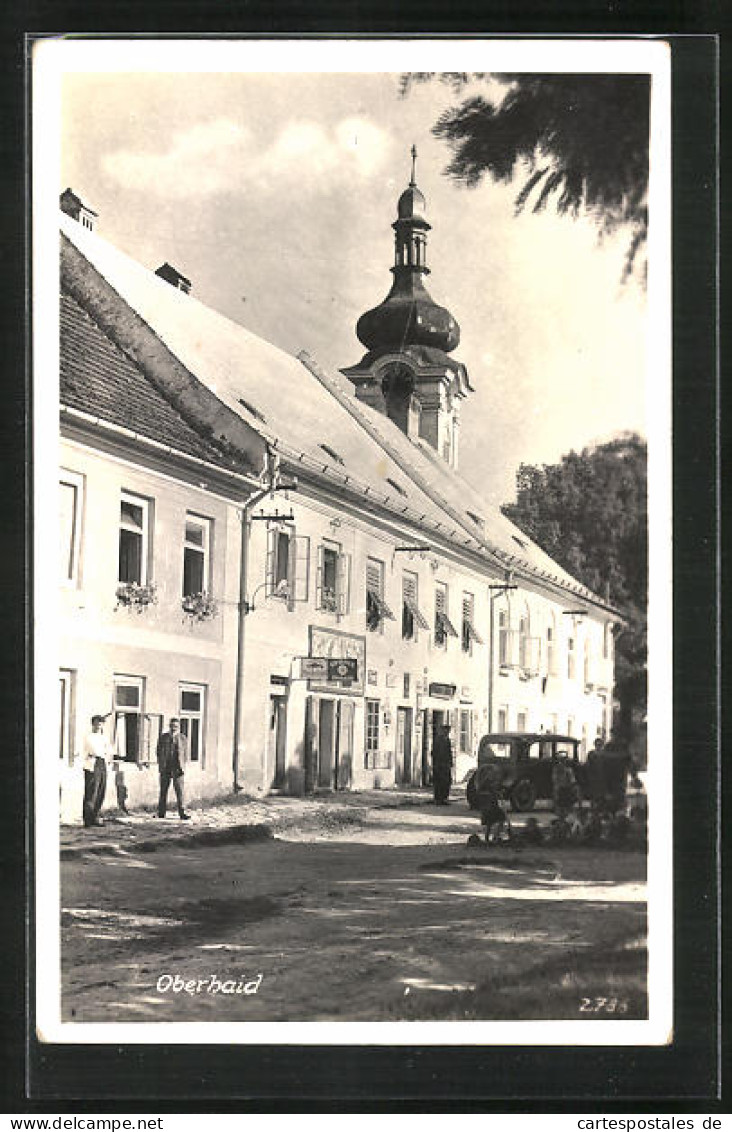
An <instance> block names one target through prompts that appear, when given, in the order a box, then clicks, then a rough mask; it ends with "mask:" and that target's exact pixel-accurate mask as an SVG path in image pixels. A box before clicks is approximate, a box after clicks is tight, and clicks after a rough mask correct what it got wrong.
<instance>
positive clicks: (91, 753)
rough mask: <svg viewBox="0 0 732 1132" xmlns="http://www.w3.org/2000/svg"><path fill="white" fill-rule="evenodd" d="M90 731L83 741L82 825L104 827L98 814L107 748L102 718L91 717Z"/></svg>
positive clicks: (105, 778) (99, 716) (104, 781)
mask: <svg viewBox="0 0 732 1132" xmlns="http://www.w3.org/2000/svg"><path fill="white" fill-rule="evenodd" d="M91 725H92V729H91V731H90V732H89V733H88V734H87V736H86V738H85V739H84V825H85V826H87V827H88V826H93V825H104V822H103V821H102V820H101V818H100V817H99V812H100V810H101V808H102V803H103V802H104V793H105V790H106V788H107V758H108V755H109V747H108V746H107V740H106V739H105V737H104V716H103V715H93V716H92V721H91Z"/></svg>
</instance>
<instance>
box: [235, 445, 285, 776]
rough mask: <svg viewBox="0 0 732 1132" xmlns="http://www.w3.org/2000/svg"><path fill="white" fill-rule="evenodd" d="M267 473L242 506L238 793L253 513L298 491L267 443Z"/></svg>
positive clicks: (238, 643) (237, 689)
mask: <svg viewBox="0 0 732 1132" xmlns="http://www.w3.org/2000/svg"><path fill="white" fill-rule="evenodd" d="M265 476H266V477H267V481H268V482H267V485H266V486H265V487H262V488H260V489H259V491H255V492H254V494H253V495H250V496H249V498H248V499H247V500H246V501H245V502H244V503H243V505H242V510H241V554H240V561H239V603H238V609H239V625H238V638H237V648H236V688H235V690H234V750H233V756H232V770H233V775H234V784H233V790H234V793H235V794H238V793H239V792H240V791H241V790H242V789H243V787H242V785H241V784H240V782H239V754H240V751H241V748H242V746H243V745H244V710H243V706H244V647H245V637H246V633H245V629H246V618H247V614H248V613H250V612H251V607H250V604H249V601H248V598H247V592H248V589H249V539H250V536H251V532H252V519H251V513H252V511H253V509H254V508H255V507H256V506H257V504H258V503H261V502H262V500H263V499H265V498H266V497H267V496H268V495H274V493H275V492H276V491H295V490H296V489H297V480H296V479H291V480H288V481H286V482H283V481H282V480H281V478H280V472H279V456H277V454H276V453H275V452H273V450H272V449H271V448H270V446H269V445H267V465H266V471H265Z"/></svg>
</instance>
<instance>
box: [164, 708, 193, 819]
mask: <svg viewBox="0 0 732 1132" xmlns="http://www.w3.org/2000/svg"><path fill="white" fill-rule="evenodd" d="M157 755H158V770H159V772H160V798H159V800H158V817H159V818H164V817H165V813H166V810H167V808H168V790H169V789H170V783H171V781H172V783H173V789H174V790H175V798H176V801H177V803H178V816H179V817H180V819H181V821H188V820H189V818H190V814H187V813H186V811H185V807H184V805H183V763H184V762H185V758H186V739H185V735H181V733H180V721H179V720H177V719H171V720H170V723H169V725H168V730H167V731H165V732H163V734H162V735H161V736H160V738H159V739H158V750H157Z"/></svg>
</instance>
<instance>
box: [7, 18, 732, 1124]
mask: <svg viewBox="0 0 732 1132" xmlns="http://www.w3.org/2000/svg"><path fill="white" fill-rule="evenodd" d="M390 7H391V6H390ZM437 7H438V6H437V5H436V4H434V3H433V4H429V3H427V4H424V5H422V10H421V11H420V12H419V13H417V14H415V15H412V14H405V13H402V12H399V14H398V15H397V14H396V13H395V10H394V9H392V14H389V12H388V11H387V10H386V8H384V9H383V11H382V12H381V13H379V12H378V11H377V12H375V13H373V14H372V13H367V12H366V11H364V10H363V9H359V8H358V6H357V5H355V4H353V5H351V6H346V7H342V6H339V8H338V12H337V14H334V16H331V15H330V14H328V13H326V12H325V10H324V9H321V10H319V11H317V12H313V11H308V9H306V7H305V6H304V5H301V4H299V3H297V2H295V0H289V3H288V4H287V5H284V6H283V5H280V6H278V7H277V9H276V11H273V10H272V9H270V8H267V9H262V11H263V14H262V15H261V16H260V15H259V12H258V10H257V6H256V4H250V3H246V4H237V3H228V4H225V5H224V4H220V3H209V4H207V5H205V6H204V5H201V4H199V3H195V4H190V3H188V4H184V3H178V4H173V3H168V4H159V5H158V6H157V9H156V8H154V7H150V5H148V4H143V3H142V2H141V0H134V2H128V3H126V4H125V5H124V8H120V9H118V10H111V9H109V10H104V9H102V8H101V6H100V9H99V10H96V11H95V12H94V16H93V18H92V17H91V13H90V12H89V11H87V10H86V6H85V5H79V4H64V5H54V4H53V3H52V2H50V0H46V2H45V3H36V4H30V5H28V6H27V7H25V8H24V9H23V10H22V12H19V11H13V10H12V9H11V10H10V13H9V14H8V12H7V11H6V16H5V17H4V19H5V23H6V28H5V30H6V36H7V37H6V39H5V41H4V42H5V47H6V67H5V69H4V72H3V73H4V77H5V80H6V81H5V86H4V88H3V103H2V108H3V109H6V111H8V110H9V113H7V114H6V115H5V118H6V121H8V122H10V123H11V127H10V128H9V129H7V130H5V131H4V132H3V134H2V135H0V137H2V141H1V142H0V145H2V153H3V158H4V167H5V169H6V173H9V179H8V180H7V182H6V183H7V184H8V185H9V193H7V194H6V208H5V210H4V212H3V220H4V221H5V236H6V240H5V243H4V248H5V251H6V257H5V262H6V267H7V269H8V270H7V273H6V282H8V280H10V282H11V284H12V283H13V282H19V284H20V286H16V288H15V289H14V290H11V295H10V299H9V301H8V300H7V299H6V303H5V306H4V309H3V312H2V315H3V323H4V328H14V329H15V332H16V333H15V335H14V336H10V339H9V341H8V348H7V350H6V354H5V357H6V364H7V366H8V367H9V369H10V372H11V376H10V378H9V381H8V386H7V390H6V398H5V402H4V413H3V425H4V426H5V434H6V435H4V437H3V439H4V440H5V439H7V441H8V443H7V444H6V446H5V447H4V449H3V451H4V455H5V460H4V463H5V465H6V470H7V467H8V464H9V466H10V482H9V486H10V491H9V493H8V495H7V497H6V498H5V499H4V510H5V514H4V515H3V517H4V518H5V519H6V527H5V529H6V530H12V529H15V530H16V531H17V530H22V529H25V530H26V532H27V533H29V532H30V523H29V522H28V521H27V520H28V519H29V518H30V516H29V515H27V514H25V515H24V513H23V500H24V498H25V500H26V501H27V500H28V499H29V496H28V495H26V494H25V488H26V486H27V484H26V473H25V468H24V463H23V457H24V456H26V455H27V454H28V453H29V448H28V436H27V431H26V430H27V422H28V416H27V410H28V408H29V404H28V400H29V396H30V392H29V389H30V387H29V385H27V384H24V382H23V381H22V380H18V377H19V375H20V374H22V373H24V366H23V363H22V358H23V354H24V352H25V342H24V340H23V338H22V337H21V338H20V339H19V340H18V333H17V332H18V328H19V327H20V326H22V323H23V313H24V311H23V306H24V304H23V301H22V299H21V298H20V296H22V295H23V294H24V283H23V280H24V261H25V249H24V247H23V242H22V239H21V238H20V233H21V232H22V231H23V223H24V221H23V218H24V217H25V203H26V197H27V188H26V182H25V176H26V169H25V162H24V159H23V157H22V154H23V144H22V142H23V139H22V134H23V117H24V105H25V96H24V92H23V90H22V82H23V58H24V52H25V48H24V45H23V42H22V32H24V31H31V30H34V31H36V32H38V33H48V32H49V30H50V31H53V29H54V28H62V29H64V30H65V29H68V28H81V29H83V31H84V32H91V31H94V32H102V31H104V32H110V31H119V32H120V33H129V32H130V31H132V30H133V29H134V30H135V31H136V32H140V33H145V34H162V35H164V34H166V33H165V32H161V30H160V28H161V25H163V26H165V25H166V24H169V23H170V22H171V17H172V22H173V23H174V24H175V23H177V24H178V25H179V26H180V27H182V28H185V33H188V34H201V33H210V31H211V28H212V26H215V28H216V31H217V32H218V33H239V34H241V33H242V31H243V30H244V31H246V30H247V29H248V30H249V31H252V30H254V33H255V34H261V35H262V36H265V37H270V36H271V35H272V34H273V33H276V32H280V33H281V34H286V35H288V36H291V35H293V34H294V35H297V34H302V33H308V34H310V35H314V36H317V35H322V34H338V33H345V34H350V35H353V34H356V33H358V32H360V33H374V32H376V31H377V30H378V33H380V34H382V35H393V34H401V35H404V34H410V33H412V34H419V35H420V36H427V35H432V34H435V33H438V34H439V33H443V34H444V33H449V34H451V35H460V34H474V33H475V32H476V25H477V26H478V27H480V31H481V32H482V33H483V34H486V33H488V32H492V33H495V32H501V31H506V29H507V28H509V27H510V31H511V32H512V33H523V34H532V33H534V34H540V33H542V32H547V31H548V32H551V33H555V34H559V35H562V36H567V35H569V34H574V33H577V34H581V35H583V36H584V35H588V34H593V33H595V34H600V35H603V37H604V36H607V35H608V34H609V32H610V31H611V32H612V34H613V35H617V34H622V33H630V32H635V33H638V34H650V33H653V32H656V33H657V34H659V33H660V34H662V35H663V36H664V38H670V39H671V40H672V43H673V104H674V121H673V146H674V156H673V171H674V318H675V331H674V505H675V532H674V566H675V600H674V619H675V626H674V627H675V650H674V674H675V684H676V688H677V695H676V702H675V705H674V727H675V749H676V759H675V768H676V769H675V774H674V785H675V792H676V793H675V797H676V800H677V817H678V819H679V820H677V822H676V841H675V854H674V867H675V885H674V887H675V923H676V927H675V932H676V937H675V938H676V946H677V952H676V974H675V1001H676V1027H675V1038H674V1042H673V1044H672V1045H671V1046H670V1047H667V1048H633V1047H630V1048H617V1047H611V1048H564V1049H552V1048H542V1047H536V1048H532V1047H521V1048H516V1047H481V1048H475V1047H469V1048H458V1049H455V1048H452V1047H450V1048H436V1047H426V1048H425V1047H423V1048H416V1047H405V1048H402V1047H351V1046H348V1047H315V1046H313V1047H288V1046H277V1047H228V1046H207V1047H196V1046H169V1047H159V1046H128V1047H123V1046H114V1047H110V1046H89V1047H84V1046H53V1045H41V1044H39V1043H37V1042H36V1040H35V1038H34V1037H33V1035H32V1034H25V1033H24V1032H25V1029H26V1027H25V1022H26V1003H25V1002H24V1001H23V999H24V998H25V996H24V995H20V994H19V993H18V992H19V991H20V990H21V988H23V986H24V982H25V940H24V938H23V937H24V924H25V911H26V894H25V891H24V884H23V865H22V864H21V862H22V861H23V860H24V858H25V853H24V852H23V849H24V847H25V838H26V829H25V825H24V822H23V812H24V809H25V803H26V798H25V784H24V781H23V769H22V765H21V761H20V760H18V759H17V756H15V758H14V761H13V764H12V771H11V772H10V774H9V776H8V778H7V779H6V781H5V782H4V786H3V792H4V798H3V801H4V804H5V806H6V808H7V810H6V813H5V820H4V821H3V822H2V823H1V824H0V850H2V851H4V852H3V856H4V859H5V860H6V861H11V860H12V861H14V862H15V863H16V865H17V866H18V867H17V868H16V869H15V870H14V871H13V873H12V874H11V876H10V883H9V884H8V883H7V881H6V883H4V884H3V892H2V899H3V906H4V907H5V908H6V909H7V908H9V909H10V915H9V916H7V915H6V917H4V919H5V933H4V936H5V942H6V957H5V959H4V963H5V969H4V971H3V976H2V979H1V980H0V986H1V987H2V991H3V992H7V991H10V992H11V994H12V1007H11V1010H10V1011H9V1012H8V1011H6V1012H5V1013H4V1015H3V1017H4V1019H5V1028H6V1029H7V1027H8V1023H9V1024H10V1031H9V1033H8V1035H7V1039H6V1042H5V1043H4V1050H5V1051H6V1055H5V1060H4V1066H3V1071H2V1078H1V1079H2V1080H3V1085H4V1093H5V1098H4V1099H5V1111H16V1112H33V1111H38V1112H46V1111H48V1110H49V1109H52V1110H53V1111H56V1112H73V1111H77V1112H78V1111H80V1109H81V1110H82V1111H85V1112H89V1111H95V1112H99V1113H103V1112H109V1111H113V1112H116V1111H120V1110H124V1111H135V1110H136V1109H137V1110H139V1111H146V1110H147V1111H150V1110H153V1111H155V1112H161V1113H165V1112H166V1111H167V1112H175V1111H180V1110H181V1107H184V1108H185V1110H186V1111H187V1112H194V1111H204V1112H212V1111H218V1112H225V1111H233V1112H238V1111H241V1108H242V1103H241V1102H245V1103H246V1109H247V1111H248V1112H277V1111H279V1112H294V1111H315V1112H339V1111H345V1112H350V1111H354V1109H356V1110H358V1111H364V1112H370V1111H374V1112H376V1111H390V1112H396V1111H404V1112H414V1113H417V1112H420V1111H430V1112H440V1111H454V1110H455V1108H456V1107H458V1108H459V1109H460V1111H463V1112H470V1111H478V1112H483V1111H495V1112H500V1111H506V1112H509V1111H517V1112H526V1111H530V1110H531V1109H538V1111H542V1112H552V1111H561V1112H568V1111H576V1112H580V1111H585V1112H593V1111H600V1112H603V1113H612V1112H613V1111H619V1110H620V1111H622V1110H625V1111H627V1110H628V1109H630V1110H631V1111H633V1112H644V1111H651V1110H652V1111H654V1112H659V1111H661V1112H662V1111H673V1112H675V1113H677V1114H678V1113H680V1112H690V1111H704V1112H723V1111H724V1109H723V1108H722V1107H720V1106H721V1105H722V1104H723V1100H722V1099H721V1096H720V1088H721V1082H720V1078H719V1072H720V1062H719V1048H718V1041H719V1036H720V1034H719V1029H718V1025H719V1017H718V1013H717V986H718V982H717V979H718V972H717V969H716V955H717V929H718V908H717V893H718V877H717V842H716V838H717V823H716V802H715V800H716V798H717V788H718V784H717V770H718V759H717V726H716V725H717V710H718V704H719V701H718V696H717V655H716V643H717V580H718V579H717V562H716V533H717V530H718V486H717V464H716V461H717V452H716V443H715V422H716V420H717V409H718V406H717V382H716V374H717V353H716V332H717V326H716V301H717V285H716V241H717V235H716V213H717V207H718V205H717V189H716V182H717V152H716V113H717V97H718V96H717V90H716V75H715V68H716V51H717V43H716V42H715V40H714V39H713V38H703V39H699V38H694V37H692V38H688V37H670V36H667V32H668V29H669V26H674V27H676V28H677V29H679V30H681V31H683V32H684V33H689V32H704V33H706V35H707V36H709V35H710V33H712V32H714V31H717V30H721V28H719V26H718V25H719V23H720V21H719V20H717V27H715V26H714V19H715V15H718V13H716V10H715V6H714V5H711V4H708V3H704V2H702V3H695V4H694V5H687V4H686V3H684V2H683V0H679V2H677V3H675V4H659V3H655V4H654V3H649V2H647V3H646V4H644V6H643V8H644V10H643V11H639V9H638V6H637V5H635V6H634V5H631V4H622V3H617V4H612V3H610V2H608V4H607V5H606V4H605V3H602V4H599V3H594V2H593V0H575V2H574V3H571V4H565V5H564V6H563V9H562V16H561V18H560V19H557V15H556V11H555V10H554V5H546V6H544V5H542V4H541V3H539V2H538V0H535V3H534V5H533V6H530V5H528V4H527V5H524V6H523V7H522V8H521V10H520V11H516V10H515V9H514V6H511V10H510V11H508V9H507V8H506V9H501V10H499V12H498V14H497V16H494V17H493V19H491V16H492V15H493V14H492V13H486V12H485V11H483V12H481V17H480V18H479V19H478V20H476V19H475V18H473V19H471V18H470V15H468V17H467V19H466V18H464V17H461V16H460V15H459V14H458V13H456V12H455V11H454V10H453V9H451V10H448V9H445V8H444V7H442V8H441V9H440V12H437ZM550 7H551V9H552V11H551V12H549V8H550ZM689 7H693V9H694V10H693V12H689V10H688V8H689ZM631 9H632V11H631ZM639 23H640V25H641V26H639ZM558 24H559V25H560V26H557V25H558ZM333 28H337V29H338V32H336V33H334V32H333ZM8 32H9V35H8V34H7V33H8ZM8 47H9V50H8ZM19 88H20V89H19ZM8 91H9V93H8ZM19 219H20V222H19ZM8 337H9V336H8V335H5V336H4V338H5V339H6V340H7V339H8ZM13 362H15V363H16V365H15V369H14V371H13V368H12V363H13ZM13 373H14V375H15V376H14V377H13ZM17 454H20V460H17V459H14V457H16V455H17ZM6 482H7V481H6ZM23 524H25V525H24V526H23ZM16 561H20V562H21V566H20V568H19V569H18V568H17V565H16ZM29 562H30V547H28V546H26V548H25V554H24V555H23V554H21V555H19V556H18V559H17V560H13V562H12V563H10V564H8V562H7V560H3V562H2V569H3V575H2V582H3V584H4V586H5V590H6V593H8V594H10V595H16V596H17V605H18V607H19V609H18V612H17V613H16V614H11V615H10V616H9V619H8V621H9V634H10V636H9V638H8V637H6V642H7V644H9V646H10V648H9V649H7V652H6V654H5V656H6V663H5V664H4V669H5V671H4V675H6V676H8V680H7V681H6V682H4V683H3V686H2V699H1V700H0V706H1V707H2V710H3V717H4V732H3V734H4V738H5V740H6V742H8V749H9V750H13V751H14V752H18V751H20V750H22V749H23V745H24V744H23V736H24V735H25V736H26V737H27V736H28V727H27V722H28V718H27V708H26V691H28V692H30V691H31V688H30V684H29V682H28V672H29V670H28V669H27V668H24V665H23V664H20V663H19V658H24V661H25V665H27V664H28V663H29V661H30V659H31V651H30V649H31V646H30V642H29V638H28V637H27V636H26V630H27V629H28V628H29V626H30V622H29V620H28V619H27V617H26V616H24V615H23V606H22V604H21V595H22V594H24V593H27V592H28V591H27V574H26V568H27V566H28V564H29ZM21 587H22V588H21ZM669 710H671V705H669ZM682 800H683V801H682ZM690 814H691V815H693V825H694V836H693V838H691V839H690V838H689V837H688V833H687V829H686V827H687V824H688V816H689V815H690ZM19 850H20V852H19ZM7 876H8V874H7V873H6V878H7ZM19 1000H20V1001H19ZM26 1037H27V1047H26V1041H25V1038H26ZM26 1054H27V1062H26V1057H25V1055H26ZM26 1070H27V1073H28V1080H27V1084H28V1087H29V1090H30V1093H29V1094H28V1093H27V1092H26ZM183 1082H185V1085H184V1084H183ZM29 1095H30V1096H31V1097H32V1099H28V1096H29ZM80 1102H81V1103H80ZM182 1102H183V1104H182ZM82 1103H83V1108H82Z"/></svg>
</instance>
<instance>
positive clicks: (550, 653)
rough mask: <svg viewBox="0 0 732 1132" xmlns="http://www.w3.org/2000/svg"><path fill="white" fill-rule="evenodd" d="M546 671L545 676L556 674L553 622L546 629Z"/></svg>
mask: <svg viewBox="0 0 732 1132" xmlns="http://www.w3.org/2000/svg"><path fill="white" fill-rule="evenodd" d="M546 671H547V676H556V674H557V653H556V647H555V631H554V625H553V624H552V625H548V626H547V630H546Z"/></svg>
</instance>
